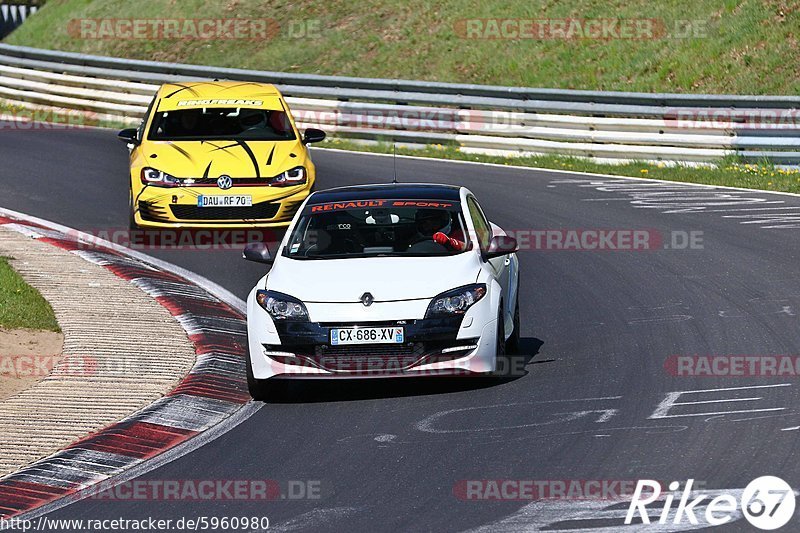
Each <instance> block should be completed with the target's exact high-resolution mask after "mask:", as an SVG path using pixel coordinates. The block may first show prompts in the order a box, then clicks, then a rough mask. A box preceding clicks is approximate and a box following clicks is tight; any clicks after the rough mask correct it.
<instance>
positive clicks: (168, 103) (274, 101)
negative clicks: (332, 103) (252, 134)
mask: <svg viewBox="0 0 800 533" xmlns="http://www.w3.org/2000/svg"><path fill="white" fill-rule="evenodd" d="M198 107H252V108H258V109H268V110H279V111H282V110H283V106H282V105H281V101H280V99H279V98H277V97H275V96H271V97H266V98H252V99H251V98H230V99H223V98H206V99H187V100H166V99H162V100H161V102H160V103H159V104H158V110H159V111H176V110H178V109H191V108H198Z"/></svg>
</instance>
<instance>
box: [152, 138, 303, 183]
mask: <svg viewBox="0 0 800 533" xmlns="http://www.w3.org/2000/svg"><path fill="white" fill-rule="evenodd" d="M142 149H143V151H142V154H143V155H144V157H145V159H146V160H147V164H148V166H150V167H152V168H156V169H158V170H161V171H163V172H166V173H168V174H171V175H173V176H175V177H176V178H203V177H206V178H208V177H212V178H213V177H219V176H221V175H223V174H227V175H228V176H231V177H233V178H256V177H264V178H269V177H273V176H276V175H278V174H280V173H281V172H283V171H285V170H288V169H291V168H294V167H296V166H298V165H303V164H305V150H304V147H303V145H302V143H301V142H300V141H231V140H228V141H148V142H147V143H146V145H145V146H143V147H142Z"/></svg>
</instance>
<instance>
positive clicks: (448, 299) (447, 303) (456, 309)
mask: <svg viewBox="0 0 800 533" xmlns="http://www.w3.org/2000/svg"><path fill="white" fill-rule="evenodd" d="M485 295H486V285H485V284H483V283H475V284H473V285H465V286H464V287H459V288H457V289H453V290H450V291H447V292H443V293H442V294H440V295H438V296H437V297H436V298H434V299H433V300H432V301H431V303H430V305H429V306H428V311H427V312H426V313H425V318H435V317H442V316H452V315H463V314H464V313H466V312H467V309H469V308H470V307H472V306H473V305H474V304H475V303H476V302H477V301H478V300H480V299H481V298H483V297H484V296H485Z"/></svg>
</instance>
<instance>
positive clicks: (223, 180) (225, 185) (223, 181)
mask: <svg viewBox="0 0 800 533" xmlns="http://www.w3.org/2000/svg"><path fill="white" fill-rule="evenodd" d="M217 187H219V188H220V189H222V190H224V191H226V190H228V189H230V188H231V187H233V180H232V179H231V177H230V176H228V175H226V174H223V175H222V176H220V177H219V178H218V179H217Z"/></svg>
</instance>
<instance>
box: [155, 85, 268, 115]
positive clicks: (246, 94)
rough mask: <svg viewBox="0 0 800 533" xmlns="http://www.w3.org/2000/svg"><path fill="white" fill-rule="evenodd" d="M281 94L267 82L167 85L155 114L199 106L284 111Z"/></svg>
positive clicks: (163, 89)
mask: <svg viewBox="0 0 800 533" xmlns="http://www.w3.org/2000/svg"><path fill="white" fill-rule="evenodd" d="M280 97H281V93H280V92H278V89H276V88H275V86H274V85H271V84H269V83H256V82H252V81H203V82H186V83H180V82H176V83H166V84H164V85H162V86H161V89H159V90H158V98H159V99H160V102H159V104H158V111H175V110H176V109H189V108H198V107H254V108H259V109H279V110H280V109H283V105H282V104H281V101H280Z"/></svg>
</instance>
